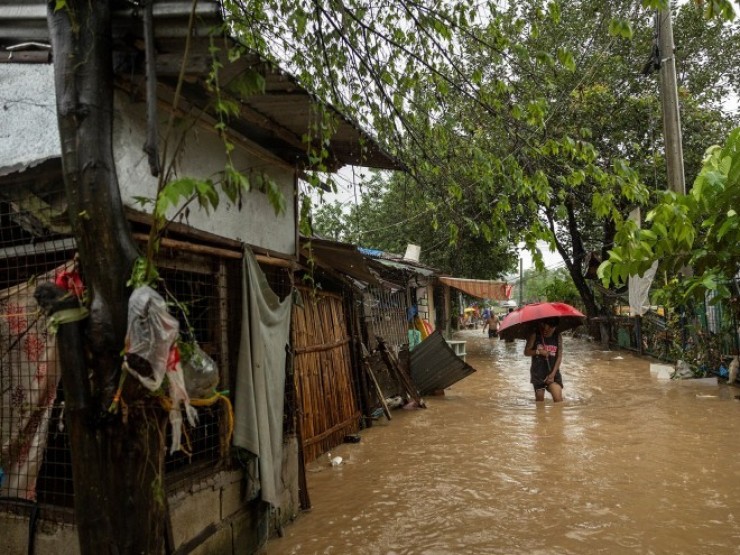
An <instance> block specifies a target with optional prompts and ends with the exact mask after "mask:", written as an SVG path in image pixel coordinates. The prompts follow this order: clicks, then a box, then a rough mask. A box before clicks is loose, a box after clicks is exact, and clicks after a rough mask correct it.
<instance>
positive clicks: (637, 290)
mask: <svg viewBox="0 0 740 555" xmlns="http://www.w3.org/2000/svg"><path fill="white" fill-rule="evenodd" d="M657 269H658V262H657V261H656V262H653V265H652V266H650V268H648V269H647V270H645V273H644V274H642V276H630V278H629V283H628V287H629V297H630V316H642V315H643V314H645V313H646V312H647V311H648V310H650V299H649V298H648V297H649V293H650V286H651V285H652V284H653V279H655V272H656V271H657Z"/></svg>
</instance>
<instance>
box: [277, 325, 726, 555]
mask: <svg viewBox="0 0 740 555" xmlns="http://www.w3.org/2000/svg"><path fill="white" fill-rule="evenodd" d="M456 339H465V340H467V352H468V358H467V360H468V362H469V363H470V364H471V365H472V366H473V367H474V368H476V369H477V372H476V373H475V374H473V375H471V376H469V377H467V378H466V379H464V380H463V381H461V382H459V383H457V384H455V385H454V386H452V387H451V388H450V389H448V390H447V391H446V393H445V395H444V396H440V397H429V398H427V399H426V401H427V405H428V408H427V409H425V410H401V409H399V410H395V411H393V412H392V416H393V420H391V421H390V422H387V421H386V420H385V419H380V420H378V421H377V423H376V424H375V425H374V426H373V427H372V428H370V429H367V430H363V431H362V432H361V436H362V441H361V442H360V443H358V444H343V445H340V446H339V447H337V448H336V449H335V450H333V451H332V455H333V456H337V455H339V456H342V457H343V459H344V461H343V463H342V464H341V465H340V466H336V467H331V466H330V465H329V463H328V461H324V460H320V461H318V462H317V463H315V464H312V465H310V466H309V467H308V485H309V494H310V497H311V503H312V509H311V510H310V511H306V512H303V513H301V515H300V516H299V517H298V518H297V520H296V521H295V522H293V523H291V524H289V525H288V526H286V528H285V530H284V537H282V538H275V539H271V540H270V541H269V542H268V544H267V548H266V552H267V554H268V555H283V554H296V555H298V554H300V555H306V554H333V555H334V554H336V555H348V554H349V555H354V554H357V555H376V554H377V555H422V554H423V555H443V554H494V553H501V554H516V553H527V554H545V553H579V554H580V553H588V554H591V553H608V554H615V553H630V554H633V553H641V554H646V553H656V554H657V553H670V554H678V553H687V554H703V553H706V554H720V553H740V448H739V447H740V401H738V400H737V399H736V398H735V396H736V395H738V394H740V389H736V388H730V387H728V386H720V385H715V384H707V383H705V382H688V383H687V382H683V383H677V382H670V381H658V380H657V379H656V378H655V377H652V376H651V375H650V371H649V366H650V361H649V360H648V359H642V358H639V357H636V356H633V355H631V354H629V353H625V352H620V351H603V350H601V347H600V346H599V345H596V344H593V343H589V342H586V341H583V340H579V339H570V338H566V340H565V344H564V359H563V364H562V367H561V368H562V373H563V379H564V382H565V389H564V394H565V402H564V403H562V404H559V405H554V404H553V403H552V401H551V399H550V397H549V395H548V397H547V400H546V401H545V403H540V404H536V403H535V402H534V394H533V392H532V388H531V385H530V384H529V372H528V368H529V360H528V359H527V358H525V357H524V356H523V355H522V351H523V348H524V346H523V342H521V341H517V342H516V343H508V344H507V343H505V342H503V341H499V340H497V339H491V340H489V339H488V338H487V337H486V336H485V335H484V334H483V333H481V331H480V330H477V331H473V330H470V331H465V332H462V333H459V334H458V335H457V336H456Z"/></svg>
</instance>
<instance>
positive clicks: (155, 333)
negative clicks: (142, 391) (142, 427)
mask: <svg viewBox="0 0 740 555" xmlns="http://www.w3.org/2000/svg"><path fill="white" fill-rule="evenodd" d="M179 330H180V324H179V322H178V321H177V319H176V318H175V317H174V316H172V315H171V314H170V313H169V312H168V311H167V304H166V303H165V302H164V299H163V298H162V296H161V295H160V294H159V293H157V292H156V291H155V290H154V289H152V288H151V287H147V286H144V287H137V288H136V289H134V292H133V293H131V298H130V299H129V301H128V331H127V333H126V357H127V358H129V357H130V356H131V355H134V356H138V357H141V358H143V359H144V360H146V361H147V362H148V363H149V365H150V366H151V368H152V375H151V377H149V376H142V375H141V374H140V373H139V372H138V371H137V370H136V369H135V368H134V366H136V365H135V364H132V361H128V362H129V364H128V368H127V370H128V372H130V373H131V374H132V375H134V376H135V377H136V378H137V379H138V380H139V381H140V382H141V384H142V385H143V386H144V387H146V388H147V389H148V390H149V391H156V390H157V389H159V387H160V386H161V385H162V380H163V379H164V376H165V373H166V371H167V359H168V357H169V355H170V347H171V346H172V344H173V343H174V342H175V339H177V334H178V332H179Z"/></svg>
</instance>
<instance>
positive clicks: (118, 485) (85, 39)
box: [48, 0, 166, 554]
mask: <svg viewBox="0 0 740 555" xmlns="http://www.w3.org/2000/svg"><path fill="white" fill-rule="evenodd" d="M55 5H56V2H54V1H50V2H49V5H48V6H49V17H48V20H49V33H50V36H51V42H52V47H53V53H54V74H55V88H56V96H57V112H58V121H59V133H60V139H61V145H62V167H63V174H64V183H65V188H66V193H67V200H68V205H69V215H70V223H71V225H72V230H73V233H74V236H75V238H76V240H77V247H78V250H79V254H80V261H81V264H82V271H83V275H84V279H85V284H86V286H87V289H88V292H89V295H90V316H89V318H88V319H87V320H86V321H85V322H84V324H83V325H82V326H80V325H78V324H68V325H67V326H73V325H74V326H76V328H75V329H78V331H75V330H74V329H73V330H69V329H67V330H64V331H63V330H61V329H60V332H61V333H60V337H59V350H60V364H61V367H62V374H63V380H64V388H65V394H66V396H67V398H69V399H74V400H75V402H74V406H73V407H70V414H69V419H70V443H71V451H72V465H73V476H74V491H75V515H76V520H77V525H78V532H79V541H80V550H81V553H83V554H88V553H89V554H93V553H94V554H101V553H102V554H107V553H116V554H123V553H137V554H139V553H160V552H161V551H162V541H163V540H162V538H163V528H164V517H165V509H164V507H165V498H164V495H165V494H164V488H163V472H164V471H163V467H164V426H165V423H166V412H165V411H164V410H163V409H162V408H161V407H159V406H157V405H155V404H154V401H153V400H152V398H151V397H149V396H148V394H147V392H146V391H145V390H144V389H143V388H142V387H141V386H139V385H138V383H137V382H136V381H135V380H133V379H131V378H129V379H128V380H126V391H125V393H124V399H125V402H126V404H127V411H125V417H122V416H120V415H117V416H110V415H109V413H108V412H107V410H106V409H107V406H108V405H109V404H110V402H111V399H112V397H113V395H114V392H115V389H116V387H117V383H118V378H119V376H120V372H121V356H120V352H121V350H122V348H123V346H124V337H125V333H126V319H127V307H128V294H129V291H128V289H127V286H126V281H127V280H128V277H129V275H130V272H131V268H132V264H133V262H134V260H135V259H136V257H137V250H136V247H135V245H134V243H133V240H132V238H131V235H130V232H129V229H128V224H127V222H126V218H125V215H124V212H123V203H122V201H121V196H120V191H119V189H118V181H117V178H116V170H115V164H114V158H113V145H112V141H113V138H112V129H113V73H112V58H111V42H112V36H111V20H110V1H109V0H96V1H95V2H90V1H89V0H67V3H66V6H65V7H63V8H62V9H60V10H58V11H55ZM67 326H62V327H67ZM75 334H77V337H78V339H75ZM88 376H89V378H88Z"/></svg>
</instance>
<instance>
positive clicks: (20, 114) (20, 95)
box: [0, 64, 61, 176]
mask: <svg viewBox="0 0 740 555" xmlns="http://www.w3.org/2000/svg"><path fill="white" fill-rule="evenodd" d="M50 91H51V92H50ZM60 152H61V147H60V146H59V131H58V127H57V112H56V98H55V96H54V68H53V67H52V66H51V64H0V176H3V175H8V174H10V173H14V172H17V171H21V170H23V169H24V168H25V167H27V166H35V165H36V164H40V163H41V162H43V161H45V160H48V159H49V158H56V157H58V156H59V153H60Z"/></svg>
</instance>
